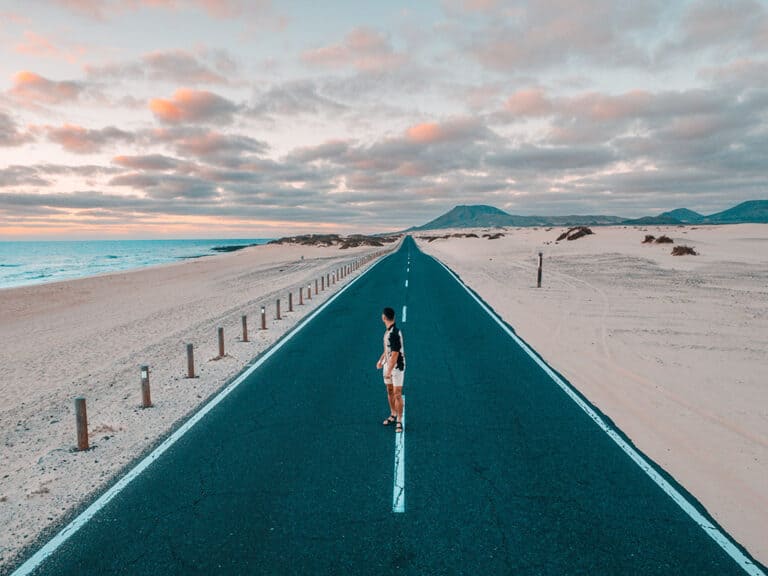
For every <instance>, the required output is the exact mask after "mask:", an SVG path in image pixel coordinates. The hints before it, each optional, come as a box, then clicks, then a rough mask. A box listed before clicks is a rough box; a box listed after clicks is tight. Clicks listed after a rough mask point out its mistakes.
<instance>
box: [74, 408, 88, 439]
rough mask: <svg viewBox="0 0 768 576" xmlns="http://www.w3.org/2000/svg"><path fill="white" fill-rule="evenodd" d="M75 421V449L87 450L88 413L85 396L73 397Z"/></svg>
mask: <svg viewBox="0 0 768 576" xmlns="http://www.w3.org/2000/svg"><path fill="white" fill-rule="evenodd" d="M75 422H76V423H77V449H78V450H81V451H82V450H88V413H87V412H86V410H85V398H82V397H80V398H75Z"/></svg>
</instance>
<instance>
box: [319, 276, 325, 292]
mask: <svg viewBox="0 0 768 576" xmlns="http://www.w3.org/2000/svg"><path fill="white" fill-rule="evenodd" d="M320 290H325V276H320Z"/></svg>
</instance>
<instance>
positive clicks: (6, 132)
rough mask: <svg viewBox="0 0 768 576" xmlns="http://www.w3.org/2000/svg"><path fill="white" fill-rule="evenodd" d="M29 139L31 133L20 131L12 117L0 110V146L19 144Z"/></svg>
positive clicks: (31, 138) (30, 138)
mask: <svg viewBox="0 0 768 576" xmlns="http://www.w3.org/2000/svg"><path fill="white" fill-rule="evenodd" d="M31 140H33V137H32V135H31V134H29V133H25V132H21V131H20V130H19V126H18V124H17V123H16V122H15V121H14V120H13V118H11V117H10V116H9V115H8V114H6V113H4V112H2V111H0V146H6V147H14V146H21V145H22V144H26V143H27V142H30V141H31Z"/></svg>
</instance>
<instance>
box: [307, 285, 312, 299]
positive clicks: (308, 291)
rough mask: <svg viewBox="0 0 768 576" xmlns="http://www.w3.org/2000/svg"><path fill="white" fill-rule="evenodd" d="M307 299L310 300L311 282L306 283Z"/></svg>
mask: <svg viewBox="0 0 768 576" xmlns="http://www.w3.org/2000/svg"><path fill="white" fill-rule="evenodd" d="M307 300H312V284H307Z"/></svg>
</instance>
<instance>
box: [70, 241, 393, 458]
mask: <svg viewBox="0 0 768 576" xmlns="http://www.w3.org/2000/svg"><path fill="white" fill-rule="evenodd" d="M380 254H381V252H375V253H374V254H371V255H368V256H364V257H363V258H360V259H357V260H355V261H354V262H352V263H351V264H346V265H344V266H342V267H340V268H338V269H336V270H335V271H333V272H330V273H327V274H325V275H323V276H321V277H320V278H319V279H315V281H314V284H315V296H317V294H318V291H324V290H325V289H326V287H328V288H330V287H331V285H332V284H336V282H337V281H338V280H342V279H344V278H346V277H347V276H349V274H351V273H352V272H354V271H355V270H358V269H360V267H361V266H363V265H364V264H366V263H367V262H370V261H371V260H373V259H374V258H376V257H378V256H379V255H380ZM318 283H319V284H318ZM311 299H312V284H311V283H310V284H308V285H307V300H311ZM299 305H300V306H303V305H304V287H303V286H302V287H300V288H299ZM275 308H276V315H275V319H276V320H281V319H282V316H281V314H280V299H279V298H278V299H277V302H276V307H275ZM288 312H293V292H289V293H288ZM241 321H242V326H243V336H242V339H241V341H242V342H249V340H248V317H247V316H246V315H243V316H242V317H241ZM261 329H262V330H266V329H267V312H266V309H265V307H264V306H262V307H261ZM217 334H218V339H219V358H223V357H224V356H225V351H224V328H222V327H219V328H218V329H217ZM140 370H141V407H142V408H151V407H152V396H151V393H150V387H149V366H141V369H140ZM195 377H196V376H195V349H194V346H193V345H192V344H187V378H195ZM75 423H76V426H77V449H78V450H81V451H82V450H88V448H89V444H88V413H87V409H86V403H85V398H82V397H78V398H75Z"/></svg>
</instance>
